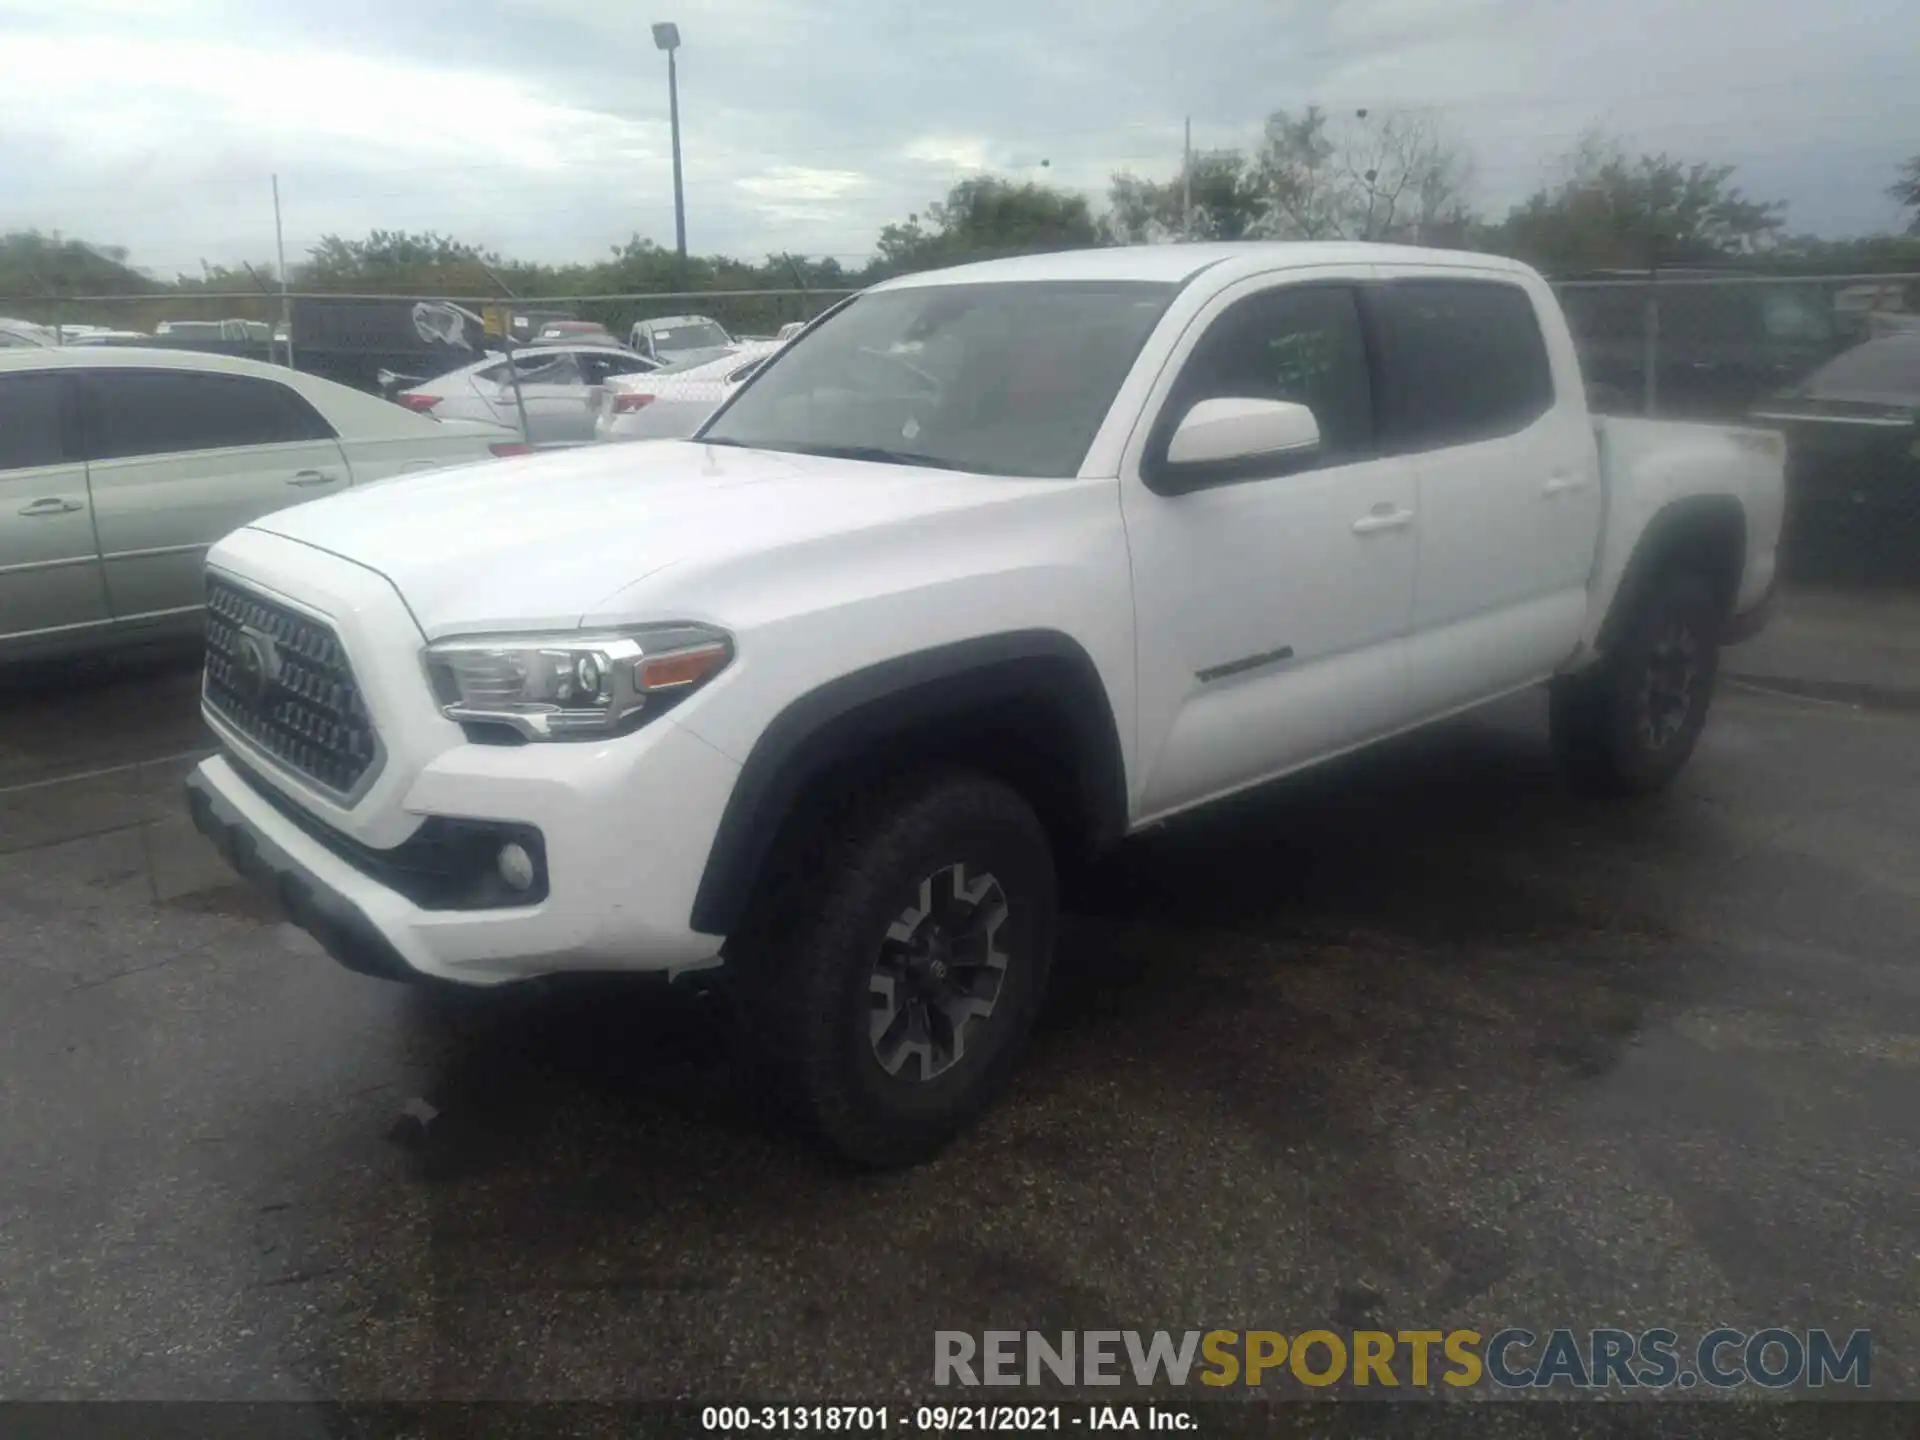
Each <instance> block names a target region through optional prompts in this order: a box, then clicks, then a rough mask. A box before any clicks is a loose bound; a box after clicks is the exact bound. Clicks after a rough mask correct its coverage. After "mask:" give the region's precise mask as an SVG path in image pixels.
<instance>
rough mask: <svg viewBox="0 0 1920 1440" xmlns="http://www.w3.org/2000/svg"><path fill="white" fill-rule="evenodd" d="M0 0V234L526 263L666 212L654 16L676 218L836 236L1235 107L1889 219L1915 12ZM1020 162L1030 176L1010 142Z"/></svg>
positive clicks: (1103, 161) (1233, 128)
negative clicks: (1412, 132) (1588, 132)
mask: <svg viewBox="0 0 1920 1440" xmlns="http://www.w3.org/2000/svg"><path fill="white" fill-rule="evenodd" d="M1731 10H1732V6H1731V0H1729V4H1728V5H1726V6H1718V7H1676V6H1674V5H1672V4H1671V3H1669V0H1610V3H1609V4H1607V5H1605V6H1584V5H1576V4H1573V3H1571V0H1183V3H1182V4H1180V5H1178V6H1173V5H1170V4H1167V3H1165V0H1097V3H1096V0H1054V3H1050V4H1048V5H1044V6H1037V5H1033V4H1031V3H1029V0H971V3H969V4H968V5H967V6H965V7H935V6H927V5H918V4H911V5H901V4H898V3H896V0H814V3H811V4H806V3H801V0H701V3H700V4H699V5H698V6H697V7H695V6H692V5H680V6H674V5H665V4H662V5H658V6H656V7H655V8H654V10H651V11H648V10H645V9H641V10H635V9H634V8H633V7H631V6H622V5H610V4H607V3H605V0H512V3H501V4H495V5H488V6H479V5H472V6H464V7H461V16H460V23H459V24H457V25H455V24H451V23H448V21H447V19H446V14H447V12H446V11H445V10H444V8H442V7H435V6H408V5H396V4H393V3H392V0H329V3H328V4H326V5H316V4H311V3H308V0H0V62H3V66H4V68H3V69H0V73H4V74H5V75H6V76H7V83H6V84H5V85H3V86H0V133H3V134H5V135H6V136H7V142H6V144H5V145H4V146H0V194H4V195H5V197H6V202H7V203H6V221H5V223H7V224H9V225H34V226H38V227H40V228H43V229H59V230H62V231H64V232H66V233H69V234H75V235H83V236H86V237H88V238H91V239H95V240H98V241H101V242H106V243H117V244H124V245H127V246H129V247H130V248H131V249H132V250H133V252H134V255H135V257H136V259H138V260H140V261H142V262H144V263H146V264H148V265H151V266H153V267H154V268H156V269H158V270H160V271H162V272H163V273H164V272H168V271H170V270H172V269H174V268H180V267H185V268H193V267H194V266H195V265H196V264H197V261H198V259H199V258H200V257H202V256H204V257H206V258H208V259H214V260H223V259H238V258H246V259H259V258H264V257H267V256H270V255H271V253H272V237H273V214H272V206H271V199H270V190H269V177H270V176H272V175H275V174H278V176H279V177H280V184H281V190H282V194H283V197H284V200H285V207H286V226H287V234H288V242H289V249H290V250H291V251H292V252H294V253H295V254H296V255H297V254H298V252H299V251H300V250H302V249H303V248H304V247H305V245H306V244H309V243H311V242H312V241H313V240H316V239H317V238H318V237H319V236H320V235H322V234H325V233H328V232H340V233H346V234H355V233H364V232H365V231H366V230H367V229H370V228H372V227H374V226H388V227H399V228H408V229H438V230H442V231H448V232H452V233H455V234H458V235H460V236H461V237H463V238H467V239H471V240H474V241H477V242H480V243H484V244H487V245H491V246H493V247H495V248H497V249H500V250H502V251H505V252H508V253H511V254H516V255H524V256H527V257H529V258H535V259H564V258H570V259H585V258H591V257H593V256H595V255H597V254H602V253H604V252H605V250H606V248H607V247H608V246H611V245H615V244H618V243H619V242H621V241H623V240H624V239H626V238H627V237H628V236H629V235H632V234H634V233H640V234H643V235H650V236H652V237H654V238H656V239H658V238H662V237H668V236H671V234H672V233H673V205H672V178H671V165H670V161H669V158H668V157H669V147H668V128H667V105H666V74H665V70H666V66H665V57H663V56H662V55H661V54H660V53H659V52H658V51H657V50H655V48H654V46H653V42H652V38H651V35H650V33H649V30H648V23H649V22H650V21H651V20H652V19H654V18H674V19H677V20H678V21H679V24H680V28H681V32H682V35H683V37H684V44H683V48H682V49H681V51H680V52H679V56H678V67H679V74H680V97H681V114H682V121H683V132H684V133H683V151H684V157H685V173H686V184H685V188H686V200H687V223H688V243H689V245H690V246H692V247H693V248H694V249H696V250H702V251H707V250H720V251H726V252H730V253H735V254H740V255H746V256H752V255H757V254H763V253H765V252H767V251H769V250H793V251H805V252H808V253H813V254H835V255H839V256H842V257H844V258H846V259H848V260H857V259H859V258H861V257H862V256H864V255H865V254H867V253H870V251H871V248H872V245H873V241H874V237H875V235H876V234H877V232H878V230H879V228H880V226H882V225H883V224H885V223H887V222H888V221H890V220H896V219H899V218H902V217H904V216H905V215H906V214H908V213H909V212H913V211H924V209H925V207H926V205H927V203H928V202H929V201H932V200H935V199H938V198H940V197H941V196H942V195H943V194H944V193H945V191H946V190H947V189H948V188H949V187H950V186H951V185H952V184H953V183H954V182H955V181H956V180H958V179H960V178H962V177H963V176H965V175H966V174H968V173H973V172H976V171H979V170H982V169H993V170H1003V171H1007V172H1009V173H1012V174H1015V175H1017V176H1020V177H1022V178H1033V179H1045V180H1047V181H1048V182H1049V183H1053V184H1059V185H1065V186H1069V187H1073V188H1078V189H1082V190H1085V191H1087V192H1088V193H1089V194H1090V195H1092V196H1093V197H1094V198H1095V199H1096V201H1097V200H1098V199H1099V198H1100V195H1101V193H1102V192H1103V191H1104V189H1105V185H1106V180H1107V177H1108V176H1109V174H1111V172H1112V171H1114V170H1116V169H1122V168H1126V169H1132V170H1134V171H1135V172H1136V173H1142V174H1158V175H1167V174H1171V173H1173V172H1174V170H1175V169H1176V168H1177V166H1178V164H1179V156H1180V149H1181V141H1182V122H1183V120H1184V119H1185V118H1186V117H1189V116H1191V118H1192V122H1193V130H1194V141H1195V144H1196V145H1198V146H1201V147H1203V148H1209V147H1215V146H1222V145H1245V144H1250V143H1252V142H1253V141H1254V140H1256V139H1257V136H1258V133H1259V128H1260V122H1261V119H1262V117H1263V116H1264V115H1265V113H1266V112H1267V111H1269V110H1271V109H1273V108H1275V107H1277V106H1282V105H1285V106H1290V107H1298V106H1299V105H1302V104H1305V103H1307V102H1309V101H1313V102H1318V103H1323V104H1326V105H1327V106H1329V107H1330V108H1336V109H1337V108H1342V107H1358V106H1369V107H1376V108H1386V107H1390V106H1396V105H1398V106H1422V107H1430V108H1431V109H1432V112H1433V114H1434V115H1435V116H1436V118H1438V119H1439V120H1440V121H1441V122H1442V123H1443V125H1444V126H1445V127H1446V129H1447V130H1448V131H1449V132H1450V133H1452V134H1453V135H1454V136H1456V137H1457V138H1459V139H1460V140H1461V141H1462V142H1463V143H1465V144H1466V145H1468V146H1469V148H1470V149H1471V150H1472V152H1473V153H1474V155H1475V157H1476V159H1477V161H1478V165H1477V170H1478V175H1479V180H1478V186H1479V193H1478V195H1477V197H1476V198H1477V199H1478V200H1479V201H1480V202H1481V203H1482V204H1483V205H1484V206H1486V207H1487V208H1489V209H1492V210H1494V211H1496V212H1497V211H1498V210H1499V209H1501V208H1502V207H1504V206H1505V205H1506V204H1509V203H1511V202H1512V201H1513V200H1515V199H1518V198H1520V197H1521V196H1523V195H1524V194H1525V193H1527V192H1528V191H1529V190H1530V189H1532V188H1533V187H1535V186H1537V185H1538V184H1539V183H1541V182H1542V181H1543V180H1545V179H1546V178H1548V177H1549V176H1550V175H1551V173H1552V170H1553V167H1554V164H1555V160H1556V157H1557V156H1559V155H1561V154H1562V153H1564V152H1565V150H1566V149H1568V148H1569V147H1570V146H1571V144H1572V143H1573V142H1574V140H1575V139H1576V138H1577V137H1578V135H1579V133H1580V132H1581V131H1582V130H1583V129H1585V128H1586V127H1588V126H1590V125H1593V124H1595V123H1596V122H1598V123H1601V124H1603V125H1605V126H1607V127H1608V128H1609V129H1611V130H1613V131H1614V132H1616V133H1620V134H1622V135H1624V136H1625V137H1626V138H1627V139H1628V140H1629V141H1630V143H1633V144H1637V145H1641V146H1645V147H1647V148H1653V149H1665V150H1669V151H1671V152H1673V153H1674V154H1676V155H1680V156H1684V157H1686V158H1690V159H1694V158H1697V159H1702V160H1717V161H1725V162H1729V163H1735V164H1738V165H1739V167H1740V174H1739V177H1738V178H1739V181H1740V183H1742V184H1743V185H1745V187H1746V188H1747V189H1748V190H1749V192H1751V193H1755V194H1759V195H1765V196H1783V197H1784V198H1786V199H1788V200H1789V201H1790V202H1791V203H1792V206H1793V212H1792V217H1791V218H1792V223H1793V224H1794V226H1795V227H1796V228H1802V229H1812V230H1817V231H1824V232H1826V233H1844V232H1848V231H1857V230H1862V229H1871V228H1877V227H1882V226H1886V225H1888V224H1890V223H1891V222H1892V219H1893V214H1892V210H1891V207H1890V205H1889V204H1888V202H1887V201H1886V199H1885V197H1884V195H1883V193H1882V192H1883V191H1884V188H1885V186H1886V185H1887V183H1888V182H1889V181H1890V179H1891V178H1892V172H1893V169H1894V167H1895V165H1896V164H1897V163H1898V161H1899V160H1900V159H1901V158H1902V156H1903V154H1904V153H1907V152H1910V151H1911V149H1912V148H1913V147H1914V145H1915V144H1916V143H1920V142H1916V139H1915V137H1914V135H1913V133H1912V130H1911V124H1910V116H1911V76H1912V75H1913V74H1914V73H1916V72H1920V27H1916V26H1912V25H1902V24H1896V23H1892V21H1891V20H1890V18H1889V16H1888V13H1887V10H1886V7H1885V5H1884V3H1882V0H1829V3H1828V4H1826V5H1825V6H1820V7H1808V6H1806V5H1805V4H1804V3H1803V0H1793V3H1789V0H1743V3H1742V4H1741V5H1740V6H1739V10H1738V16H1737V23H1733V20H1732V19H1731V18H1730V12H1731ZM1043 160H1044V161H1047V162H1048V163H1047V165H1046V167H1045V168H1044V169H1043V168H1041V166H1040V162H1041V161H1043Z"/></svg>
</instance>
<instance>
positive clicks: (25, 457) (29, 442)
mask: <svg viewBox="0 0 1920 1440" xmlns="http://www.w3.org/2000/svg"><path fill="white" fill-rule="evenodd" d="M65 458H66V454H65V450H64V447H63V446H62V445H61V443H60V377H59V376H58V375H53V374H47V373H44V372H42V373H38V374H30V375H0V470H26V469H30V468H32V467H33V466H35V465H58V464H60V463H61V461H62V460H64V459H65Z"/></svg>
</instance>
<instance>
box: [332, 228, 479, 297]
mask: <svg viewBox="0 0 1920 1440" xmlns="http://www.w3.org/2000/svg"><path fill="white" fill-rule="evenodd" d="M505 263H506V262H505V261H503V260H502V259H501V258H500V257H499V256H498V255H496V254H494V253H493V252H492V251H489V250H484V249H482V248H481V247H480V246H478V245H471V244H468V243H467V242H465V241H463V240H456V239H454V238H453V237H452V236H450V235H442V234H440V233H439V232H438V231H433V230H426V231H420V232H418V233H415V232H410V231H405V230H375V231H373V232H371V233H370V234H369V235H368V236H367V238H366V239H364V240H347V239H343V238H342V237H341V236H339V235H325V236H322V237H321V239H320V243H319V244H317V245H315V246H313V247H312V248H311V249H310V250H308V251H307V258H306V260H305V262H304V263H302V264H301V265H299V266H298V267H296V270H295V273H294V279H295V281H296V283H297V284H299V285H300V286H302V287H304V288H306V289H312V290H351V289H354V288H355V287H365V288H378V289H389V288H401V289H425V290H439V291H446V292H449V293H456V294H469V295H485V294H489V293H492V292H493V291H494V290H496V289H497V288H498V287H496V286H495V285H494V284H493V283H492V282H491V281H490V280H489V279H488V278H487V273H486V272H487V271H488V270H494V271H496V272H497V271H498V270H499V269H500V267H502V266H503V265H505Z"/></svg>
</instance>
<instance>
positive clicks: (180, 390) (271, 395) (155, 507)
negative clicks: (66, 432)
mask: <svg viewBox="0 0 1920 1440" xmlns="http://www.w3.org/2000/svg"><path fill="white" fill-rule="evenodd" d="M81 416H82V434H83V439H84V443H85V446H86V453H87V456H88V461H89V463H88V473H89V483H90V488H91V490H92V492H93V509H94V522H95V525H96V526H97V528H98V531H99V538H100V556H101V564H102V569H103V573H104V574H105V577H106V586H107V600H108V603H109V605H110V606H111V608H112V611H113V616H114V618H115V619H116V620H121V621H126V620H143V619H157V618H161V617H164V616H167V615H172V614H178V613H181V612H185V611H190V610H193V609H195V608H196V607H198V606H199V605H200V603H201V598H202V595H201V591H202V580H201V572H202V569H203V565H204V558H205V555H206V551H207V547H208V546H210V545H212V544H213V542H214V541H216V540H218V539H219V538H220V537H221V536H223V535H225V534H227V533H228V532H229V531H232V530H237V529H239V528H240V527H241V526H242V525H245V524H246V523H247V522H248V521H250V520H255V519H258V518H259V517H260V516H262V515H265V514H268V513H269V512H271V511H274V510H280V509H284V508H285V507H286V506H289V505H297V504H299V503H301V502H302V501H305V500H312V499H315V498H317V497H318V496H321V495H327V494H331V493H333V492H334V491H337V490H342V489H345V488H346V486H347V483H348V470H347V463H346V459H345V457H344V456H343V455H342V454H341V452H340V446H339V444H338V443H337V442H336V440H335V439H334V432H333V428H332V427H331V426H330V425H328V423H327V422H326V420H325V419H324V418H323V417H322V416H321V415H320V413H319V411H317V410H315V409H314V408H313V406H312V405H311V404H310V403H308V401H307V400H306V399H305V398H304V397H303V396H301V395H300V394H298V393H297V392H296V391H294V390H293V389H292V388H291V387H289V386H286V385H282V384H280V383H279V382H278V381H274V380H268V379H263V378H257V377H254V376H248V375H227V374H219V373H213V372H206V371H195V370H140V369H125V370H121V369H112V370H92V371H89V372H87V374H86V377H85V391H84V404H83V406H82V411H81Z"/></svg>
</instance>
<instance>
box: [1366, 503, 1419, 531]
mask: <svg viewBox="0 0 1920 1440" xmlns="http://www.w3.org/2000/svg"><path fill="white" fill-rule="evenodd" d="M1412 523H1413V511H1411V510H1401V509H1399V508H1397V507H1396V506H1395V505H1394V503H1393V502H1392V501H1391V500H1383V501H1381V502H1380V503H1379V504H1378V505H1376V506H1374V507H1373V509H1372V510H1370V511H1368V512H1367V513H1366V514H1365V515H1362V516H1361V517H1360V518H1359V519H1358V520H1356V521H1354V522H1353V533H1354V534H1356V535H1375V534H1378V533H1379V532H1380V531H1382V530H1399V529H1401V528H1402V527H1404V526H1407V525H1411V524H1412Z"/></svg>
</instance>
